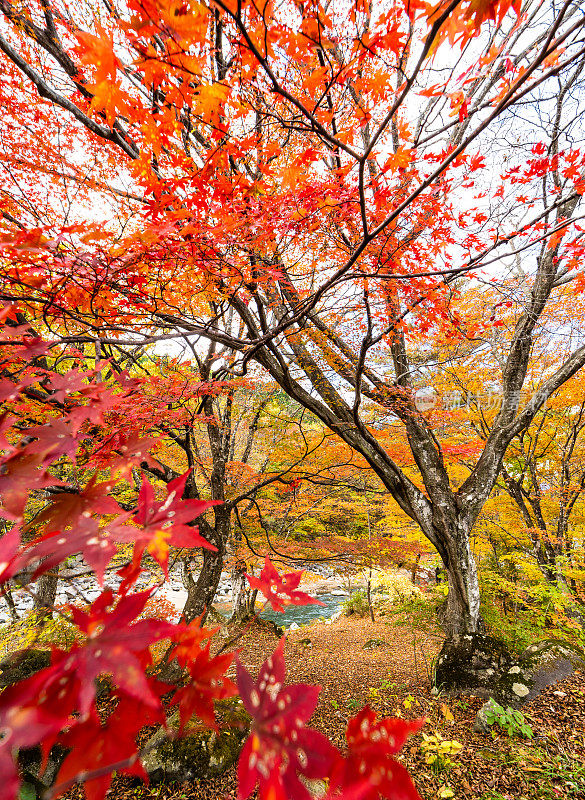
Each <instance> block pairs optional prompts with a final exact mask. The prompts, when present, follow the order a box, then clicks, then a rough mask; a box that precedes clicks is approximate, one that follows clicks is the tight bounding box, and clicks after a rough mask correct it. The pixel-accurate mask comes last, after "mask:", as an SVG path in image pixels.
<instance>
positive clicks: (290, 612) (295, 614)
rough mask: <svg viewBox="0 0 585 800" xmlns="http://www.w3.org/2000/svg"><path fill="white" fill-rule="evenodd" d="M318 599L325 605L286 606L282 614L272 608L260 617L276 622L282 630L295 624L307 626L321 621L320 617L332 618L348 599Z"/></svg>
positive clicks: (337, 596)
mask: <svg viewBox="0 0 585 800" xmlns="http://www.w3.org/2000/svg"><path fill="white" fill-rule="evenodd" d="M318 599H319V600H320V601H321V602H322V603H324V604H325V605H323V606H318V605H316V604H311V605H309V606H285V609H284V613H282V614H279V613H278V612H276V611H273V610H272V609H271V608H266V609H264V611H263V612H262V614H260V616H261V617H262V619H270V620H272V621H273V622H276V624H277V625H280V627H281V628H289V627H290V626H291V625H292V623H293V622H296V623H297V625H306V624H307V623H310V622H314V620H316V619H319V617H322V618H324V619H329V618H330V617H332V616H333V615H334V614H335V612H336V611H339V609H340V608H341V604H342V603H343V601H344V600H346V599H347V595H337V594H320V595H318Z"/></svg>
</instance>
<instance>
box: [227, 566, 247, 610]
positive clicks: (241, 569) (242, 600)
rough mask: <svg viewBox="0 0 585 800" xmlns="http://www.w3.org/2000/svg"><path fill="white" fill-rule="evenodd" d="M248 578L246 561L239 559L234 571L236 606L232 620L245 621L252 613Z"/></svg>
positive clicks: (233, 587) (233, 588)
mask: <svg viewBox="0 0 585 800" xmlns="http://www.w3.org/2000/svg"><path fill="white" fill-rule="evenodd" d="M248 589H249V587H248V582H247V580H246V564H245V562H244V561H237V562H236V566H235V567H234V571H233V573H232V590H233V596H234V607H233V611H232V617H231V619H232V622H243V620H245V619H246V618H247V617H248V616H249V615H250V596H249V595H250V593H249V591H248Z"/></svg>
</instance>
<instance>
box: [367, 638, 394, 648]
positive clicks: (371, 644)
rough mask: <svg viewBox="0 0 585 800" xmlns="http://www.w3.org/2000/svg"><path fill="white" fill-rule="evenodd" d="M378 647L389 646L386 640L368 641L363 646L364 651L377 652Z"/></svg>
mask: <svg viewBox="0 0 585 800" xmlns="http://www.w3.org/2000/svg"><path fill="white" fill-rule="evenodd" d="M377 647H388V644H387V642H385V641H384V639H368V641H367V642H366V643H365V644H364V645H362V650H375V649H376V648H377Z"/></svg>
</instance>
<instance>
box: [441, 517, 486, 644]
mask: <svg viewBox="0 0 585 800" xmlns="http://www.w3.org/2000/svg"><path fill="white" fill-rule="evenodd" d="M448 551H449V556H448V557H447V558H446V559H445V558H443V563H444V565H445V571H446V573H447V580H448V582H449V594H448V596H447V605H446V608H445V611H444V614H443V618H442V620H441V624H442V626H443V628H444V630H445V632H446V634H447V635H448V636H455V635H458V634H469V633H477V632H478V631H479V630H480V629H481V628H482V622H481V617H480V613H479V606H480V597H479V580H478V576H477V568H476V565H475V559H474V558H473V554H472V552H471V548H470V546H469V534H467V533H463V532H461V533H460V535H459V536H458V537H457V538H453V539H452V540H451V542H450V545H449V548H448Z"/></svg>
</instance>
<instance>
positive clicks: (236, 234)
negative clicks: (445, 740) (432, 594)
mask: <svg viewBox="0 0 585 800" xmlns="http://www.w3.org/2000/svg"><path fill="white" fill-rule="evenodd" d="M1 8H2V11H3V15H4V28H5V35H3V36H2V38H1V39H0V50H1V51H2V53H3V54H4V59H3V61H2V64H3V70H4V74H5V81H4V83H3V86H4V89H3V96H2V102H3V104H4V106H5V107H6V108H7V109H9V113H8V117H9V119H10V120H11V124H10V126H9V132H8V135H7V137H6V141H5V143H4V144H3V146H4V147H5V151H6V159H7V163H8V164H10V165H11V169H12V170H14V172H13V173H11V176H10V179H9V180H7V182H6V196H5V197H6V199H5V200H4V201H3V203H4V207H3V215H4V219H5V232H4V233H3V240H2V247H3V250H4V252H5V254H6V256H7V260H6V262H5V264H4V266H3V268H2V269H3V276H4V279H5V285H6V286H7V287H9V288H8V289H7V290H6V291H5V292H4V297H5V298H7V299H10V300H12V299H21V300H22V301H25V307H26V308H27V313H29V314H31V316H33V317H34V316H36V315H38V314H39V313H40V312H41V311H42V313H43V314H44V317H45V319H48V320H50V319H51V318H54V319H59V321H60V323H63V322H64V323H65V325H66V328H67V335H65V336H63V337H62V339H63V341H65V342H76V343H77V344H78V346H80V345H81V344H83V343H88V344H89V343H95V342H97V343H98V345H99V347H100V349H103V348H109V347H112V348H127V349H128V348H130V350H131V349H132V348H133V347H135V346H136V344H137V343H140V342H144V341H147V342H152V341H157V340H158V341H161V340H164V339H165V337H171V338H173V337H175V338H180V339H183V340H184V339H185V338H186V339H189V338H190V337H191V338H193V339H197V337H204V338H208V339H210V340H212V341H216V342H219V343H222V344H223V345H225V346H227V347H229V348H230V349H231V350H232V351H233V352H234V353H236V354H238V356H239V357H238V358H236V359H234V360H233V361H232V362H231V364H230V369H231V370H232V372H234V373H238V372H239V373H240V374H241V373H244V372H246V370H247V367H248V364H249V363H250V362H251V361H252V360H255V361H256V362H258V363H259V364H260V365H261V366H262V367H263V368H264V369H265V370H267V371H268V373H269V374H270V375H271V376H272V378H273V379H274V380H275V381H276V382H277V383H279V384H280V385H281V386H282V387H283V389H284V390H285V391H286V392H287V393H288V394H289V395H290V396H291V397H293V398H294V399H295V400H296V401H297V402H298V403H300V404H301V405H303V406H304V407H306V408H308V409H310V410H311V412H312V413H313V414H314V415H315V416H316V417H318V418H319V419H320V420H321V421H322V422H323V423H324V424H325V425H326V426H328V427H329V428H330V429H331V430H333V431H335V433H337V434H338V435H339V436H340V437H341V438H342V439H343V440H344V441H345V442H346V443H347V444H348V445H350V446H351V447H352V448H353V449H354V450H355V451H357V452H359V453H360V454H361V455H362V456H363V457H364V458H365V459H366V461H367V462H368V464H369V465H370V466H371V468H372V469H373V470H374V472H375V473H376V474H377V475H378V477H379V478H380V480H381V481H382V482H383V484H384V485H385V486H386V488H387V489H388V491H389V492H390V493H391V494H392V496H393V497H394V499H395V500H396V502H397V503H398V505H399V506H400V508H401V509H402V510H403V511H404V513H405V514H407V515H408V516H409V517H410V518H411V519H412V520H413V521H414V522H415V523H416V524H417V525H418V526H419V527H420V529H421V530H422V532H423V533H424V535H425V536H426V537H427V539H428V540H429V541H430V542H431V543H432V545H433V546H434V547H435V548H436V549H437V551H438V552H439V554H440V556H441V558H442V560H443V563H444V566H445V570H446V573H447V575H448V579H449V588H450V592H449V599H448V614H447V616H446V625H447V628H448V630H449V631H450V632H451V633H452V634H457V633H466V632H467V633H472V632H475V631H476V630H477V629H478V626H479V625H480V615H479V591H478V582H477V574H476V568H475V563H474V560H473V555H472V553H471V549H470V544H469V540H470V532H471V530H472V527H473V525H474V523H475V521H476V520H477V517H478V515H479V513H480V511H481V508H482V506H483V504H484V503H485V501H486V499H487V498H488V496H489V494H490V492H491V490H492V487H493V486H494V483H495V481H496V479H497V476H498V472H499V469H500V465H501V463H502V459H503V457H504V454H505V452H506V448H507V447H508V445H509V443H510V442H511V441H512V439H513V438H514V436H515V435H516V434H517V433H519V432H520V431H521V430H523V429H524V428H526V426H527V425H529V424H530V421H531V420H532V419H533V417H534V415H535V414H536V413H537V411H538V409H539V408H540V407H541V405H542V404H543V403H544V401H545V400H546V399H547V398H548V397H549V396H550V395H551V394H552V393H553V392H554V391H556V389H558V387H559V386H560V385H561V384H562V383H563V382H564V381H566V380H567V379H568V378H570V377H571V376H572V375H573V374H574V373H575V372H576V371H577V370H579V369H580V368H581V367H582V365H583V363H584V362H585V348H583V346H581V345H579V344H577V345H576V347H575V349H574V351H572V352H571V353H570V354H569V355H568V357H567V359H566V360H565V361H564V363H562V364H560V365H559V367H558V369H557V370H556V371H555V372H553V373H552V374H550V375H548V376H547V377H546V379H544V380H543V381H542V383H541V384H540V385H539V386H538V387H537V388H536V390H535V392H534V393H533V394H532V396H531V397H529V398H528V400H527V401H526V402H525V404H524V405H521V404H520V398H519V390H520V389H521V388H522V387H523V386H524V385H525V378H526V370H527V365H528V361H529V359H530V354H531V348H532V344H533V341H534V337H535V334H536V331H537V328H538V327H539V325H541V324H543V322H544V319H545V318H546V316H547V310H548V308H549V306H550V303H551V302H552V301H554V299H555V298H556V297H557V294H558V292H559V290H560V289H562V287H565V286H567V285H571V291H579V290H580V288H581V286H582V279H581V278H580V273H579V263H580V259H581V258H582V251H583V242H582V240H581V237H580V235H579V227H578V226H579V213H580V212H579V207H580V203H581V197H582V193H583V153H582V151H581V149H580V146H579V145H580V142H579V140H578V136H579V135H578V132H577V131H576V120H578V117H579V113H580V107H579V101H578V99H577V98H578V97H579V90H578V88H577V87H578V86H579V85H580V81H581V77H580V76H581V68H582V63H583V47H582V42H581V38H580V37H581V35H582V29H583V25H584V24H585V23H584V21H583V19H582V18H581V16H580V14H579V3H578V2H576V0H565V2H563V3H561V4H560V5H557V4H556V3H552V2H550V3H549V2H545V3H541V2H533V0H525V2H520V0H441V2H438V3H436V4H435V5H434V6H433V5H432V4H431V5H429V4H427V3H426V2H423V0H397V1H396V2H392V3H390V4H388V6H385V5H380V6H379V7H378V6H370V5H368V4H364V3H361V2H359V1H357V2H355V3H349V2H345V1H344V0H339V2H338V3H333V4H322V3H320V2H318V0H310V1H309V0H307V2H300V3H295V2H290V3H284V4H279V5H278V6H276V5H274V4H272V3H270V2H266V3H264V2H262V3H260V4H256V3H252V2H251V3H243V4H242V3H237V4H236V3H232V2H230V1H229V0H215V1H214V2H213V3H212V4H210V5H205V4H203V3H195V2H192V3H185V4H182V5H176V4H171V5H169V6H168V7H167V6H164V5H159V4H157V3H151V2H148V1H146V0H145V1H144V2H141V0H130V2H128V3H127V4H125V5H124V7H123V8H117V7H114V6H111V7H110V6H107V7H105V8H103V9H99V10H95V9H93V7H91V8H90V7H89V6H88V8H87V9H86V8H85V6H84V4H77V3H76V4H75V5H74V6H68V5H67V4H66V3H65V2H55V3H50V2H45V1H44V0H43V2H39V3H37V2H36V0H31V1H30V3H24V4H20V3H19V4H14V3H12V2H10V0H3V2H2V5H1ZM86 12H87V13H86ZM453 54H456V57H453ZM453 64H455V66H453ZM445 67H446V68H445ZM551 86H554V92H553V93H552V95H551V94H550V91H549V90H550V87H551ZM13 95H16V98H15V100H13V99H12V96H13ZM527 102H528V103H532V104H533V105H534V107H535V108H536V109H540V110H541V111H542V115H543V117H546V115H547V114H550V116H551V119H553V120H554V124H553V125H552V126H548V127H547V126H544V129H543V126H542V125H541V124H540V118H539V115H538V113H536V114H535V115H534V118H533V117H530V116H529V115H528V116H525V117H524V118H523V119H522V123H521V124H520V125H518V124H516V118H515V115H516V114H517V113H519V112H518V111H517V110H518V109H520V108H522V107H524V106H525V104H526V103H527ZM25 129H26V131H27V134H26V138H27V144H26V146H24V147H23V146H22V141H21V140H22V139H23V138H24V137H23V135H22V131H23V130H25ZM49 131H50V132H52V133H53V134H54V135H49V134H48V132H49ZM510 131H511V132H510ZM508 134H509V135H510V137H511V141H512V143H513V153H512V154H511V155H510V156H508V155H507V154H505V155H504V154H501V153H500V151H499V149H498V148H497V147H494V146H493V142H494V141H498V137H501V140H500V141H502V142H506V141H507V140H506V136H508ZM40 142H43V145H42V148H41V149H40V152H42V163H41V164H39V161H40V159H39V158H38V156H37V155H36V153H35V147H36V146H37V145H38V143H40ZM61 142H64V143H65V144H64V147H65V151H63V150H62V148H61V145H60V143H61ZM80 152H82V153H84V158H81V159H80V158H79V157H78V156H77V154H78V153H80ZM80 162H81V163H80ZM88 165H90V166H89V171H88ZM92 165H93V166H92ZM37 173H38V174H39V175H41V174H42V175H43V176H45V177H44V179H43V180H41V181H40V182H39V186H38V188H37V189H36V190H35V192H33V193H32V194H31V196H30V197H23V196H22V193H21V191H20V184H19V183H18V181H15V182H13V181H12V175H15V176H19V177H20V176H22V178H23V182H24V183H25V184H26V185H30V184H31V183H32V181H31V175H36V174H37ZM492 176H493V180H492ZM57 181H59V182H61V185H62V187H63V188H62V189H59V190H55V186H56V185H57ZM53 191H55V193H56V196H54V195H53V194H51V192H53ZM76 192H78V193H79V194H78V196H79V199H80V201H81V200H85V202H86V206H85V207H86V208H88V207H89V209H91V204H92V202H97V198H101V197H107V198H108V201H109V202H110V203H115V211H114V213H113V214H112V219H111V220H108V222H107V223H106V224H103V225H99V224H95V223H94V224H91V222H90V224H89V225H88V224H87V223H88V220H87V217H88V215H89V213H88V212H86V213H85V219H84V224H81V223H80V217H82V216H83V212H82V211H80V210H79V208H80V207H81V206H82V205H83V204H82V203H81V202H80V204H79V207H77V208H76V209H75V210H71V208H72V196H74V195H75V193H76ZM73 205H74V204H73ZM63 208H65V209H66V211H65V212H63ZM89 216H90V215H89ZM141 223H143V225H141ZM515 254H516V255H517V256H518V257H519V258H520V259H521V261H522V263H523V265H524V266H523V269H524V273H525V275H526V283H527V286H528V287H529V290H528V291H527V293H526V294H525V295H524V296H523V297H517V298H516V299H515V306H514V314H513V322H511V324H510V330H509V337H508V340H507V342H506V348H505V353H504V356H503V359H502V361H501V364H500V382H501V385H502V391H503V397H504V401H503V403H502V407H501V410H500V413H499V414H498V415H497V416H496V417H495V418H494V420H493V424H492V427H491V429H490V433H489V436H488V437H487V439H486V441H485V443H484V446H483V448H482V449H481V451H480V452H479V453H478V455H477V459H476V462H475V466H474V468H473V469H472V471H471V472H470V473H469V475H468V476H467V477H466V479H465V480H464V481H463V482H462V483H461V484H453V483H452V481H451V480H450V475H449V472H448V470H447V468H446V466H445V462H444V456H443V453H442V451H441V448H440V447H439V446H438V444H437V439H436V436H435V435H434V431H433V427H432V424H431V422H430V420H429V419H427V417H426V416H425V414H424V413H421V411H420V410H419V409H418V408H417V405H416V403H415V397H414V395H415V392H416V390H417V389H418V388H419V386H420V384H421V382H423V383H424V377H425V375H424V370H418V367H417V358H418V354H419V353H420V352H421V349H422V350H423V351H424V349H425V347H427V346H428V334H429V333H432V332H433V331H434V330H436V329H437V328H441V329H443V330H444V331H445V334H446V335H448V334H449V333H451V334H452V335H453V336H456V337H457V336H459V335H461V332H462V330H464V331H465V333H464V335H466V336H473V335H474V333H475V332H476V331H474V330H473V329H472V328H471V326H467V328H466V326H465V320H460V319H459V318H458V317H457V316H456V315H455V314H454V313H453V312H452V309H451V299H452V292H453V290H454V286H455V283H456V281H457V278H458V276H461V275H463V274H473V275H474V276H476V277H477V278H478V279H479V280H481V281H487V282H489V283H491V284H492V286H493V288H495V289H497V288H502V287H501V286H500V284H499V283H498V279H497V278H495V279H494V278H493V276H492V273H491V272H490V270H492V271H493V270H497V266H498V264H502V263H503V264H505V263H506V259H507V258H510V257H515ZM505 269H506V267H504V270H505ZM501 297H502V302H504V298H506V287H505V286H504V287H503V288H502V291H501ZM500 310H501V305H500V304H499V303H497V304H496V305H495V306H494V308H493V313H492V315H491V316H492V319H491V321H490V324H491V326H492V327H497V326H499V325H500V324H504V323H503V321H502V320H501V319H500V314H499V311H500ZM372 408H374V409H376V413H377V414H378V415H379V416H386V417H387V418H388V419H395V418H398V419H400V421H401V423H402V425H403V428H404V430H405V433H406V437H407V440H408V445H409V448H410V450H411V453H412V456H413V459H414V462H415V465H416V472H417V473H418V476H417V477H416V478H414V479H413V478H411V477H410V476H408V475H407V474H406V473H405V471H404V470H403V469H401V467H400V465H399V464H397V463H396V462H395V461H394V460H393V458H392V456H391V454H390V453H389V452H388V451H387V450H386V449H385V448H384V447H383V446H382V444H381V443H380V441H379V439H378V437H377V436H376V435H375V433H374V432H373V431H372V428H371V426H370V425H369V420H370V419H371V413H370V411H369V410H368V409H372Z"/></svg>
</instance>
